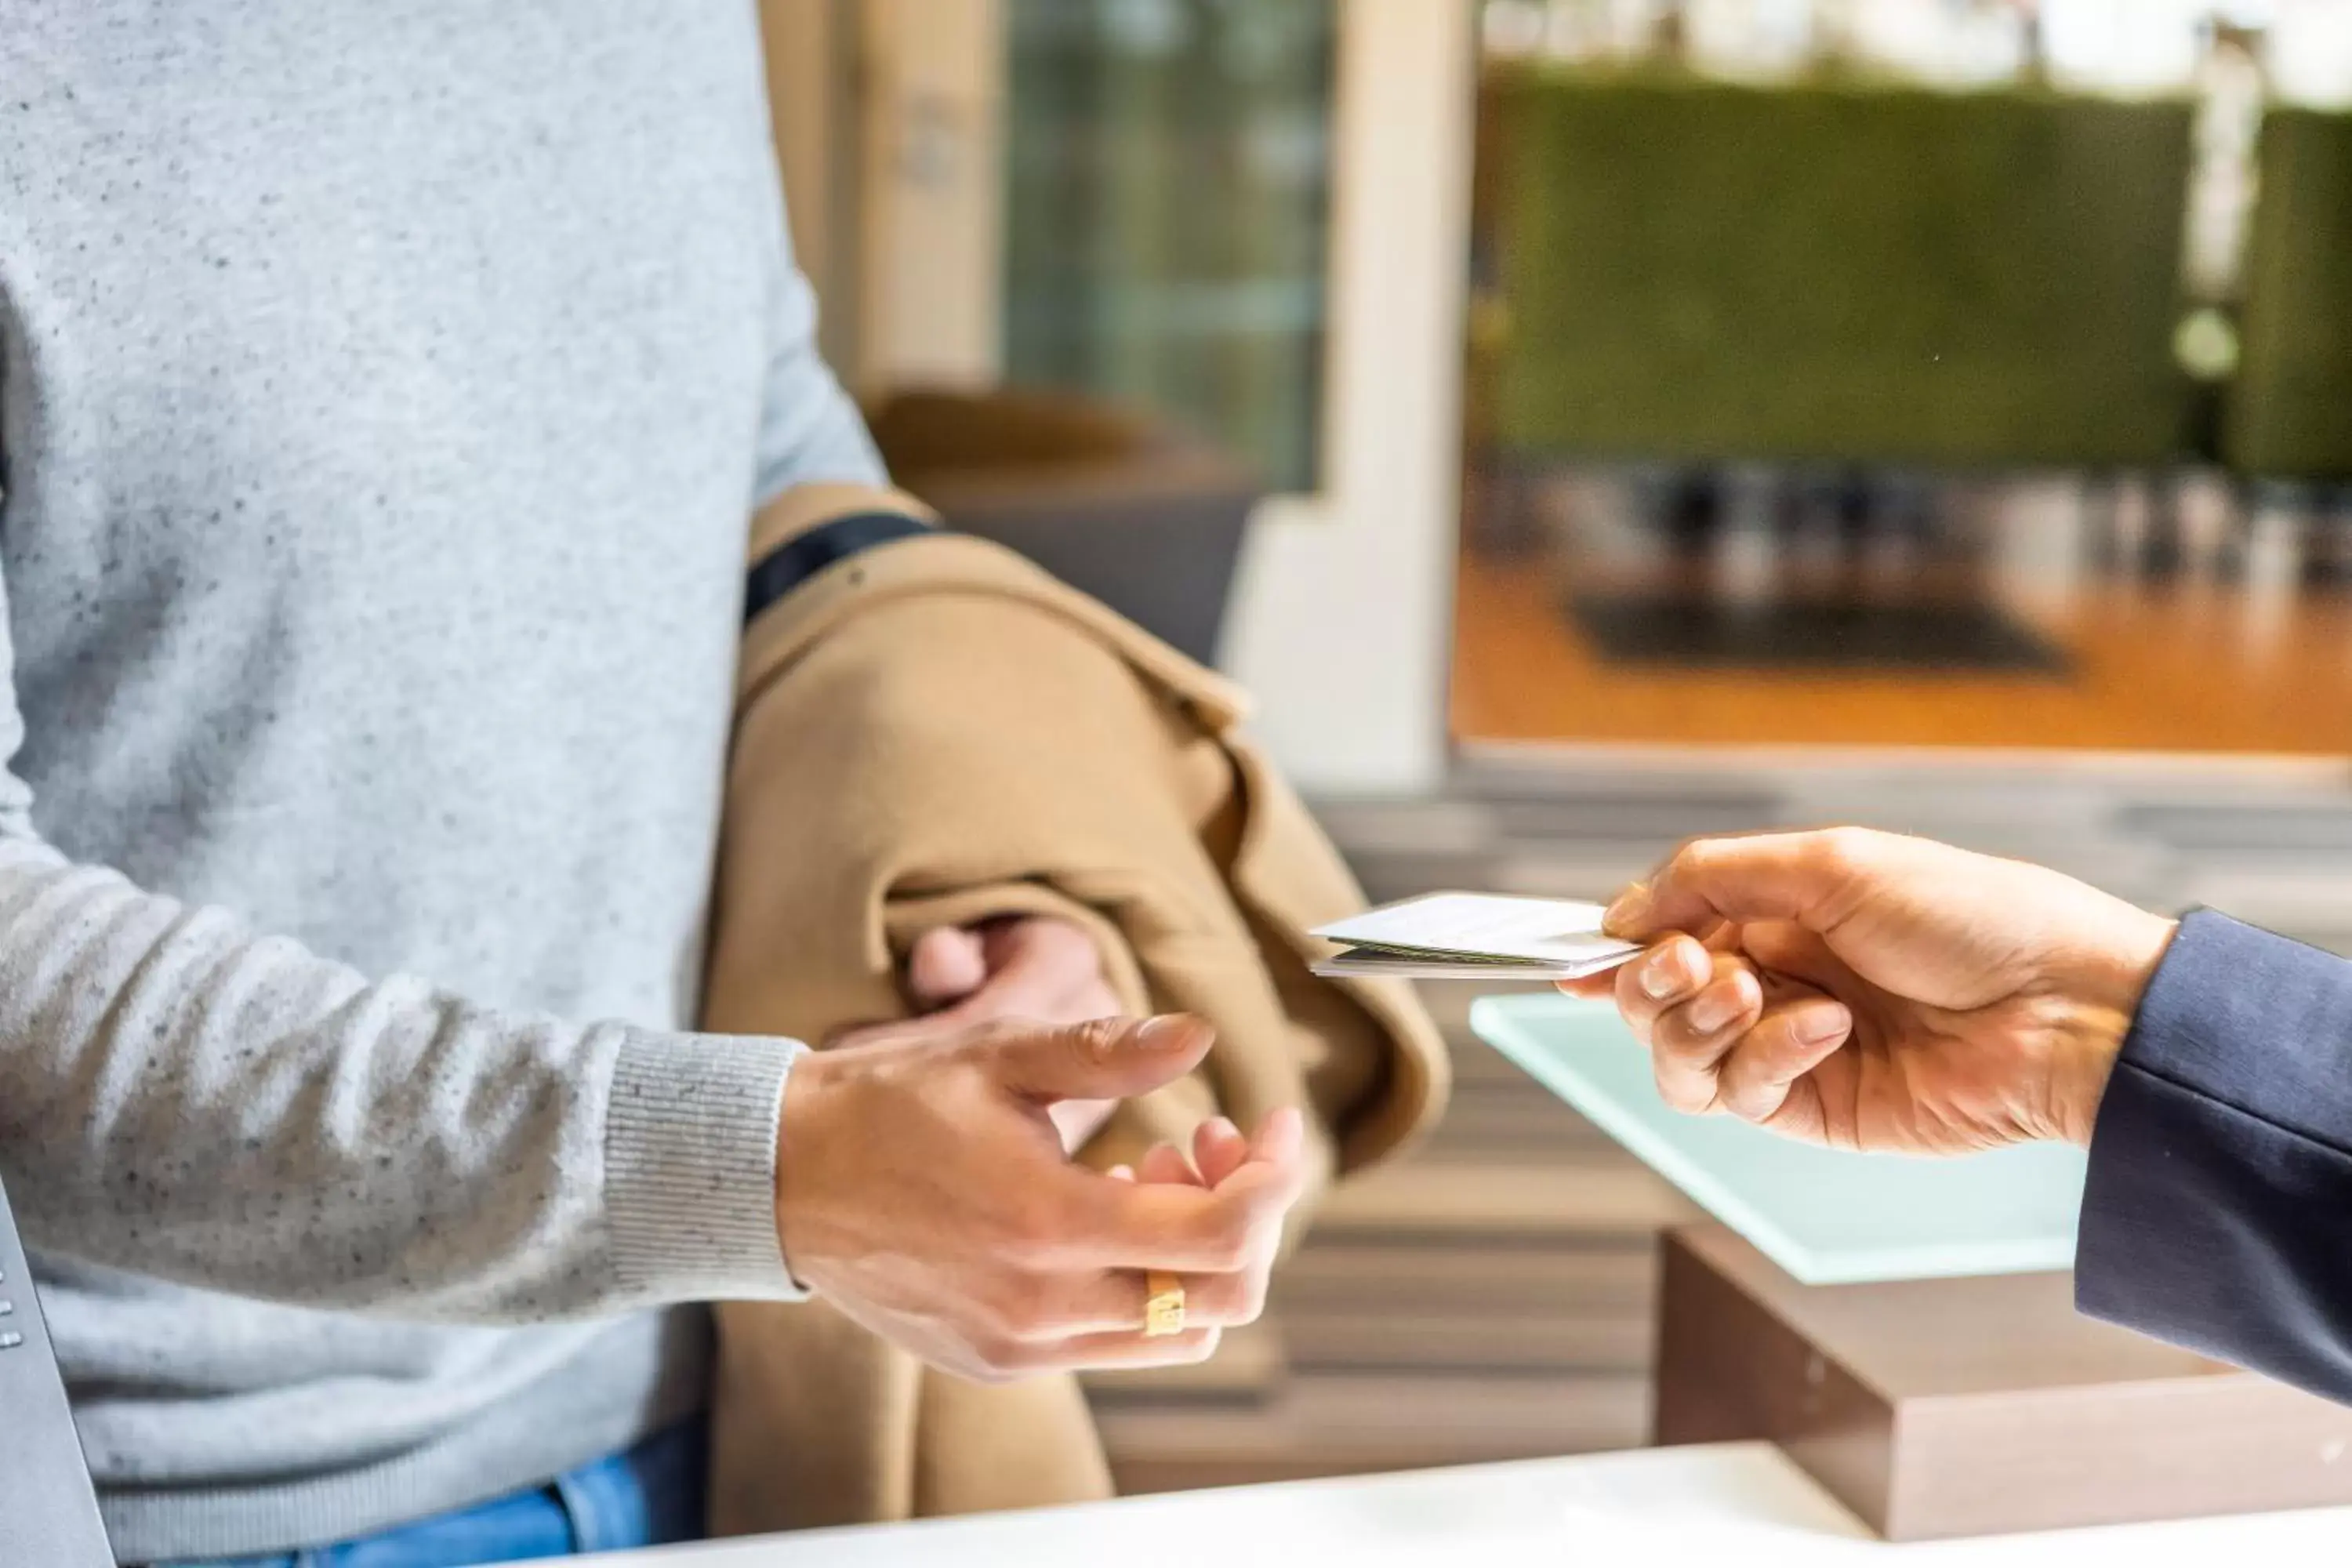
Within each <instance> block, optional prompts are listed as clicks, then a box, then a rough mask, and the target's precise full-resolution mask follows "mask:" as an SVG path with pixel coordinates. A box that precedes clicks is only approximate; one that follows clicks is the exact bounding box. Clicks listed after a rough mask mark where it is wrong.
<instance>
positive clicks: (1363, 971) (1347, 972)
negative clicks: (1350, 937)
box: [1307, 947, 1625, 983]
mask: <svg viewBox="0 0 2352 1568" xmlns="http://www.w3.org/2000/svg"><path fill="white" fill-rule="evenodd" d="M1624 962H1625V959H1624V958H1623V957H1622V956H1619V957H1609V958H1597V959H1594V960H1592V961H1591V962H1590V963H1528V962H1526V961H1525V960H1522V959H1517V958H1408V957H1402V956H1400V955H1398V954H1395V953H1388V952H1381V950H1380V949H1378V948H1365V947H1354V948H1349V949H1348V950H1347V951H1346V952H1340V953H1337V954H1334V955H1333V956H1332V957H1329V958H1321V959H1318V960H1316V961H1315V962H1314V963H1310V964H1308V965H1307V969H1308V970H1309V971H1310V972H1311V973H1316V974H1320V975H1322V976H1324V977H1325V978H1326V979H1330V980H1375V979H1393V980H1477V981H1492V982H1496V983H1500V982H1503V981H1520V980H1541V981H1560V980H1581V979H1583V978H1584V977H1585V976H1586V975H1588V974H1600V973H1604V972H1606V971H1608V970H1612V969H1614V968H1616V967H1617V966H1618V965H1619V964H1621V963H1624Z"/></svg>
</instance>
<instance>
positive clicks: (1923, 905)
mask: <svg viewBox="0 0 2352 1568" xmlns="http://www.w3.org/2000/svg"><path fill="white" fill-rule="evenodd" d="M1607 923H1608V927H1609V930H1610V931H1612V934H1615V935H1619V936H1622V937H1625V938H1628V939H1631V940H1633V941H1642V942H1652V943H1653V945H1652V947H1651V948H1650V950H1649V951H1648V952H1645V953H1644V954H1643V956H1642V957H1640V958H1638V959H1636V960H1634V961H1633V963H1629V964H1627V965H1625V966H1624V967H1623V968H1622V969H1621V970H1619V971H1618V972H1617V973H1616V974H1615V976H1614V977H1613V979H1612V978H1610V977H1605V976H1604V977H1598V978H1596V979H1594V980H1590V981H1584V982H1578V983H1573V984H1569V985H1566V986H1563V987H1562V989H1564V990H1567V991H1569V992H1570V993H1571V994H1583V995H1602V994H1608V993H1609V992H1610V991H1611V990H1612V988H1613V990H1614V992H1615V995H1616V1000H1617V1005H1618V1007H1619V1010H1620V1011H1621V1012H1622V1013H1623V1014H1624V1016H1625V1018H1626V1020H1627V1022H1628V1023H1630V1024H1631V1025H1632V1026H1633V1029H1634V1031H1635V1033H1637V1034H1638V1035H1640V1036H1641V1037H1642V1038H1643V1041H1644V1042H1645V1043H1646V1044H1647V1045H1648V1046H1649V1047H1650V1049H1651V1054H1652V1058H1653V1062H1654V1068H1655V1070H1656V1073H1657V1079H1658V1089H1659V1092H1660V1093H1661V1095H1663V1096H1664V1099H1665V1100H1666V1102H1667V1103H1668V1104H1670V1105H1673V1106H1675V1108H1676V1109H1678V1110H1688V1111H1695V1112H1700V1111H1711V1110H1725V1111H1728V1112H1730V1113H1732V1114H1733V1115H1736V1116H1739V1117H1743V1118H1745V1119H1746V1120H1748V1121H1754V1122H1757V1123H1759V1124H1760V1125H1762V1126H1765V1127H1769V1128H1771V1129H1773V1130H1774V1131H1780V1132H1785V1133H1787V1134H1789V1135H1790V1136H1791V1137H1796V1138H1802V1139H1807V1140H1810V1141H1811V1142H1821V1143H1828V1144H1832V1145H1835V1146H1837V1147H1841V1148H1853V1149H1892V1150H1906V1151H1911V1152H1926V1153H1955V1152H1965V1151H1969V1150H1976V1149H1985V1148H1990V1147H1993V1146H1996V1145H1999V1144H2003V1143H2011V1142H2021V1141H2024V1140H2028V1139H2064V1140H2070V1141H2072V1142H2089V1140H2090V1136H2091V1126H2092V1122H2093V1121H2094V1119H2095V1116H2096V1113H2097V1110H2098V1104H2099V1097H2100V1095H2101V1094H2102V1093H2103V1092H2104V1091H2105V1087H2106V1080H2107V1076H2108V1073H2109V1071H2110V1069H2111V1068H2113V1066H2114V1063H2115V1058H2116V1053H2117V1052H2118V1050H2119V1049H2120V1048H2121V1046H2122V1043H2123V1037H2124V1034H2125V1032H2126V1029H2128V1028H2129V1026H2130V1024H2131V1019H2132V1016H2133V1015H2134V1013H2136V1012H2137V1009H2138V1006H2139V999H2140V996H2141V994H2142V993H2143V992H2144V991H2146V989H2147V982H2148V978H2149V977H2150V976H2151V975H2152V974H2153V973H2155V971H2156V966H2157V964H2158V962H2159V961H2160V960H2161V959H2162V957H2163V955H2164V951H2165V949H2166V947H2167V946H2168V944H2169V942H2171V940H2172V932H2173V930H2174V925H2173V922H2172V921H2167V920H2162V919H2159V918H2158V917H2157V916H2155V915H2151V914H2148V913H2147V912H2146V911H2144V910H2138V909H2135V908H2133V907H2132V906H2131V905H2129V904H2126V903H2124V902H2123V901H2121V900H2117V899H2113V898H2110V897H2108V896H2107V895H2105V894H2104V893H2101V892H2099V891H2097V890H2096V889H2092V888H2090V887H2087V886H2085V885H2084V884H2083V883H2080V882H2077V881H2074V879H2071V878H2067V877H2063V876H2061V875H2059V874H2058V873H2057V872H2055V871H2051V870H2046V869H2044V868H2041V867H2038V866H2029V865H2025V864H2022V863H2021V862H2017V861H2011V860H1996V859H1991V858H1987V857H1984V856H1979V855H1971V854H1969V853H1967V852H1965V851H1963V850H1959V849H1954V848H1951V847H1948V846H1945V845H1941V844H1935V843H1931V842H1929V841H1927V840H1926V839H1920V838H1906V837H1897V836H1895V835H1892V834H1884V833H1872V832H1866V831H1864V830H1861V829H1857V828H1839V829H1834V830H1832V831H1829V832H1822V833H1790V834H1768V835H1760V836H1758V837H1747V838H1718V839H1700V840H1698V841H1696V842H1694V843H1692V844H1689V845H1686V846H1685V847H1683V849H1682V850H1681V851H1680V852H1678V853H1677V854H1676V855H1675V857H1674V858H1673V859H1672V860H1670V861H1668V862H1667V864H1666V865H1665V866H1664V868H1663V869H1661V870H1660V871H1659V872H1658V873H1657V875H1656V876H1655V877H1654V879H1652V880H1651V881H1650V882H1648V883H1646V884H1636V885H1635V886H1634V887H1633V888H1631V889H1627V890H1626V892H1625V893H1624V894H1623V895H1622V897H1620V898H1619V900H1617V902H1616V903H1615V904H1614V905H1612V907H1611V909H1610V911H1609V920H1608V922H1607Z"/></svg>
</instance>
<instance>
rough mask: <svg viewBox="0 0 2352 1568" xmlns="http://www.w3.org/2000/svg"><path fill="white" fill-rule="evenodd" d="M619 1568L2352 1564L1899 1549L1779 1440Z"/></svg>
mask: <svg viewBox="0 0 2352 1568" xmlns="http://www.w3.org/2000/svg"><path fill="white" fill-rule="evenodd" d="M597 1561H598V1562H599V1563H605V1564H609V1568H1320V1565H1321V1564H1325V1563H1330V1564H1337V1565H1341V1568H1406V1565H1408V1564H1428V1565H1430V1568H1437V1565H1439V1564H1444V1565H1446V1568H1457V1565H1458V1568H1564V1565H1566V1564H1570V1563H1585V1564H1591V1565H1594V1568H1604V1565H1608V1564H1615V1563H1627V1564H1644V1563H1717V1564H1721V1565H1722V1568H1811V1565H1813V1564H1822V1565H1825V1568H1838V1565H1841V1564H1845V1563H1888V1564H1901V1565H1905V1568H1909V1565H1912V1564H1918V1565H1922V1568H2043V1565H2048V1568H2061V1565H2063V1568H2083V1565H2084V1564H2085V1563H2146V1564H2153V1563H2185V1562H2210V1563H2250V1564H2251V1563H2343V1562H2347V1561H2352V1508H2340V1509H2324V1510H2313V1511H2309V1512H2303V1513H2273V1514H2254V1515H2245V1516H2240V1517H2236V1518H2229V1519H2199V1520H2185V1521H2174V1522H2169V1523H2161V1524H2130V1525H2116V1526H2111V1527H2107V1528H2104V1529H2097V1530H2078V1531H2052V1532H2047V1533H2040V1534H2032V1535H2010V1536H1995V1537H1986V1538H1980V1539H1977V1540H1970V1541H1937V1542H1914V1543H1910V1544H1905V1545H1893V1544H1889V1543H1887V1542H1882V1541H1880V1540H1878V1539H1877V1538H1876V1537H1875V1536H1874V1535H1873V1534H1872V1533H1871V1531H1868V1530H1867V1529H1865V1528H1864V1526H1863V1524H1862V1522H1861V1521H1859V1520H1857V1519H1855V1518H1854V1516H1853V1515H1852V1514H1851V1513H1848V1512H1847V1511H1846V1510H1844V1509H1843V1508H1842V1507H1840V1506H1839V1505H1838V1504H1837V1502H1835V1501H1834V1500H1832V1499H1831V1497H1830V1496H1829V1495H1828V1494H1827V1493H1826V1492H1824V1491H1822V1489H1820V1488H1819V1487H1817V1486H1816V1485H1814V1484H1813V1482H1812V1481H1811V1479H1808V1478H1807V1477H1806V1476H1805V1474H1804V1472H1802V1471H1801V1470H1800V1469H1798V1468H1796V1467H1795V1466H1794V1465H1792V1464H1790V1462H1789V1460H1788V1459H1786V1458H1783V1457H1782V1455H1781V1454H1780V1450H1779V1449H1777V1448H1775V1447H1772V1446H1771V1445H1769V1444H1766V1443H1726V1444H1715V1445H1708V1446H1705V1447H1686V1448H1645V1449H1639V1450H1635V1451H1633V1452H1628V1453H1620V1454H1595V1455H1587V1456H1583V1457H1580V1458H1565V1459H1538V1460H1531V1461H1528V1462H1525V1463H1520V1464H1509V1465H1481V1466H1475V1467H1471V1468H1462V1469H1451V1470H1427V1471H1422V1472H1418V1473H1414V1474H1407V1475H1394V1476H1366V1477H1358V1478H1352V1479H1342V1480H1328V1481H1297V1482H1291V1483H1287V1484H1285V1485H1279V1486H1265V1487H1240V1488H1234V1489H1228V1490H1223V1491H1205V1492H1192V1493H1182V1494H1173V1495H1168V1496H1161V1497H1149V1498H1133V1499H1128V1500H1122V1501H1119V1502H1112V1503H1098V1504H1093V1505H1089V1506H1087V1507H1083V1508H1072V1509H1057V1510H1044V1511H1040V1512H1035V1513H1024V1514H996V1515H992V1516H987V1517H983V1518H979V1519H969V1520H953V1521H938V1522H926V1523H919V1524H909V1525H887V1526H882V1527H878V1528H875V1529H870V1530H851V1531H812V1532H809V1533H806V1534H802V1535H794V1536H777V1537H771V1538H767V1539H763V1540H747V1541H734V1542H716V1543H712V1544H709V1545H704V1546H689V1547H676V1548H671V1549H668V1550H666V1551H658V1552H632V1553H626V1554H623V1555H619V1556H614V1557H607V1558H600V1559H597Z"/></svg>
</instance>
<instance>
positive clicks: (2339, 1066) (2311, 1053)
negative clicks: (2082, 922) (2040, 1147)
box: [2075, 912, 2352, 1401]
mask: <svg viewBox="0 0 2352 1568" xmlns="http://www.w3.org/2000/svg"><path fill="white" fill-rule="evenodd" d="M2075 1294H2076V1300H2077V1301H2078V1303H2079V1304H2080V1305H2081V1307H2082V1309H2083V1310H2084V1311H2086V1312H2089V1313H2091V1314H2093V1315H2094V1316H2096V1317H2101V1318H2105V1319H2108V1320H2110V1321H2115V1322H2118V1323H2122V1324H2124V1325H2126V1327H2130V1328H2134V1329H2138V1330H2140V1331H2144V1332H2147V1333H2149V1334H2154V1335H2156V1336H2158V1338H2161V1339H2166V1340H2169V1341H2172V1342H2175V1343H2177V1344H2182V1345H2186V1346H2188V1347H2189V1348H2190V1349H2193V1350H2197V1351H2200V1352H2204V1353H2206V1354H2208V1355H2211V1356H2214V1357H2217V1358H2219V1359H2221V1360H2225V1361H2231V1362H2235V1363H2239V1364H2240V1365H2243V1366H2249V1367H2252V1368H2253V1369H2255V1370H2256V1371H2259V1372H2264V1373H2270V1374H2271V1375H2272V1376H2274V1377H2278V1378H2281V1379H2284V1381H2286V1382H2289V1383H2293V1384H2299V1385H2301V1386H2303V1387H2305V1388H2308V1389H2312V1390H2314V1391H2315V1392H2317V1393H2320V1394H2326V1395H2327V1396H2329V1397H2331V1398H2335V1399H2338V1400H2345V1401H2352V963H2347V962H2346V961H2345V960H2343V959H2340V958H2337V957H2335V956H2334V955H2332V954H2329V953H2326V952H2320V951H2318V950H2317V949H2315V948H2310V947H2305V946H2303V945H2302V944H2300V943H2297V942H2289V941H2287V940H2286V939H2285V938H2284V937H2278V936H2273V935H2272V934H2270V933H2269V932H2267V931H2256V930H2254V929H2253V928H2252V927H2250V926H2245V925H2241V924H2239V923H2238V922H2237V921H2231V920H2229V919H2226V918H2225V917H2223V916H2221V915H2217V914H2211V913H2204V912H2200V913H2197V914H2192V915H2190V916H2189V918H2188V920H2187V921H2184V922H2183V923H2182V926H2181V929H2180V931H2179V935H2178V936H2177V937H2175V938H2174V940H2173V943H2172V946H2171V949H2170V951H2169V952H2168V953H2167V955H2166V957H2165V960H2164V963H2163V964H2162V965H2161V966H2160V967H2159V968H2158V971H2157V973H2156V977H2155V979H2154V981H2153V982H2152V983H2151V984H2150V985H2149V987H2148V991H2147V997H2146V998H2145V1000H2144V1001H2143V1002H2142V1004H2141V1007H2140V1012H2139V1016H2138V1018H2137V1021H2136V1022H2135V1024H2134V1025H2133V1027H2132V1032H2131V1035H2130V1037H2129V1038H2128V1039H2127V1040H2126V1043H2125V1046H2124V1050H2123V1055H2122V1058H2121V1059H2120V1060H2119V1061H2118V1062H2117V1064H2116V1070H2115V1074H2114V1077H2113V1078H2112V1079H2110V1080H2109V1083H2108V1086H2107V1091H2106V1096H2105V1100H2102V1102H2101V1104H2100V1107H2099V1116H2098V1123H2097V1126H2096V1129H2095V1132H2094V1134H2093V1138H2092V1142H2091V1162H2090V1174H2089V1179H2088V1182H2087V1184H2086V1186H2085V1189H2084V1198H2083V1214H2082V1226H2081V1234H2080V1241H2079V1244H2078V1247H2077V1249H2076V1256H2075Z"/></svg>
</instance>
